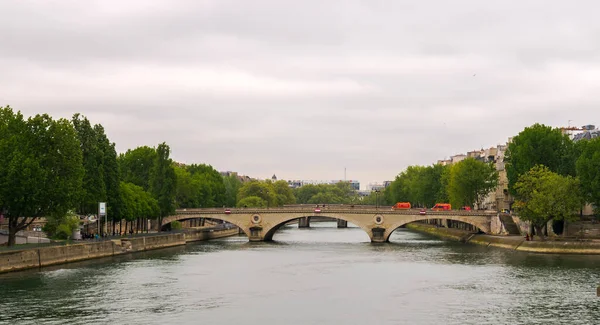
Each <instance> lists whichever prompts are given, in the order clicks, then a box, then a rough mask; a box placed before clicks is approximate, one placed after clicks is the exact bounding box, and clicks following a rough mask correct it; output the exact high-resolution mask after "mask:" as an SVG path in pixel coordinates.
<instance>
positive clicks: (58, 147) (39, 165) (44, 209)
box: [0, 107, 83, 245]
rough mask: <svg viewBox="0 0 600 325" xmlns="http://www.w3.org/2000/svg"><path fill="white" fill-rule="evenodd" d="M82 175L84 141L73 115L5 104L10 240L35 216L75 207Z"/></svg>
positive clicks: (0, 175) (1, 145) (3, 176)
mask: <svg viewBox="0 0 600 325" xmlns="http://www.w3.org/2000/svg"><path fill="white" fill-rule="evenodd" d="M82 179H83V167H82V154H81V148H80V143H79V141H78V140H77V134H76V132H75V129H74V127H73V125H72V124H71V122H70V121H68V120H65V119H59V120H53V119H52V118H51V117H50V116H48V115H46V114H44V115H36V116H35V117H31V118H29V119H27V120H25V119H24V118H23V115H21V113H20V112H17V113H15V112H13V110H12V109H11V108H10V107H1V108H0V212H3V214H4V215H5V216H6V217H7V219H8V224H9V238H8V245H14V244H15V234H16V233H17V231H20V230H22V229H25V228H26V227H27V226H29V225H30V224H31V223H32V222H33V221H34V220H35V219H36V218H38V217H42V216H43V217H49V216H64V215H65V214H66V213H67V211H69V210H70V209H72V208H74V207H75V206H76V204H77V201H78V194H79V193H80V192H81V185H82Z"/></svg>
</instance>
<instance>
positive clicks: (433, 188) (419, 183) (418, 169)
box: [384, 165, 449, 207]
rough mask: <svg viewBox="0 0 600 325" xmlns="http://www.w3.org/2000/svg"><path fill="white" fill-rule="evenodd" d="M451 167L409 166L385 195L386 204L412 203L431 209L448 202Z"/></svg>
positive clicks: (397, 177)
mask: <svg viewBox="0 0 600 325" xmlns="http://www.w3.org/2000/svg"><path fill="white" fill-rule="evenodd" d="M448 180H449V167H447V166H442V165H432V166H409V167H408V168H407V169H406V170H405V171H403V172H402V173H400V174H399V175H398V176H396V178H395V179H394V181H393V182H392V183H391V184H390V186H389V187H388V188H387V189H386V191H385V193H384V197H385V202H387V203H388V204H394V203H396V202H411V204H412V205H413V206H415V207H431V206H433V205H435V203H438V202H446V201H447V199H448V196H447V183H448Z"/></svg>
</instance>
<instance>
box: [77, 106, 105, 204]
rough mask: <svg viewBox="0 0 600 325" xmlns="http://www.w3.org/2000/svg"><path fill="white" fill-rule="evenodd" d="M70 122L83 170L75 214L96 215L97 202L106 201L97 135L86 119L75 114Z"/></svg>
mask: <svg viewBox="0 0 600 325" xmlns="http://www.w3.org/2000/svg"><path fill="white" fill-rule="evenodd" d="M72 122H73V126H74V127H75V131H76V132H77V138H78V139H79V143H80V146H81V153H82V157H83V170H84V174H83V186H82V188H81V193H80V195H79V204H78V205H77V213H79V214H83V215H90V214H97V213H98V202H105V201H106V184H105V177H104V166H103V165H104V161H103V160H104V159H103V158H104V153H103V152H102V148H101V147H100V143H99V135H98V134H97V133H96V131H95V130H94V127H92V125H91V124H90V121H88V119H87V118H85V117H82V116H81V115H79V114H75V115H73V119H72Z"/></svg>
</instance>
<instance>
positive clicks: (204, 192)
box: [175, 165, 235, 208]
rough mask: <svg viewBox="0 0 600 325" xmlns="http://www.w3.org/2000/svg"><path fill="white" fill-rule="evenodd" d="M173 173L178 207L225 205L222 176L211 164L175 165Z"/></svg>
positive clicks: (225, 198) (224, 188)
mask: <svg viewBox="0 0 600 325" xmlns="http://www.w3.org/2000/svg"><path fill="white" fill-rule="evenodd" d="M175 174H176V176H177V194H176V201H177V207H178V208H201V207H202V208H209V207H219V206H223V205H226V200H227V193H226V192H227V189H226V187H225V183H224V181H223V177H221V174H219V172H218V171H217V170H215V169H214V168H213V167H212V166H210V165H191V166H185V167H180V166H175ZM233 206H235V203H234V204H233Z"/></svg>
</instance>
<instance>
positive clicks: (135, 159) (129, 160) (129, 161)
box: [118, 146, 157, 191]
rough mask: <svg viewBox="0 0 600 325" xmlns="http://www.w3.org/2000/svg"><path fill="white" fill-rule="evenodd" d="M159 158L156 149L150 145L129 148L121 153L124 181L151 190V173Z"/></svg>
mask: <svg viewBox="0 0 600 325" xmlns="http://www.w3.org/2000/svg"><path fill="white" fill-rule="evenodd" d="M156 158H157V154H156V149H155V148H150V147H148V146H143V147H137V148H135V149H133V150H131V149H130V150H127V152H125V153H124V154H120V155H119V159H118V162H119V172H120V176H121V180H122V181H123V182H127V183H132V184H135V185H137V186H141V187H142V188H143V189H144V191H149V190H150V173H151V172H152V170H153V167H154V161H155V160H156Z"/></svg>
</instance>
